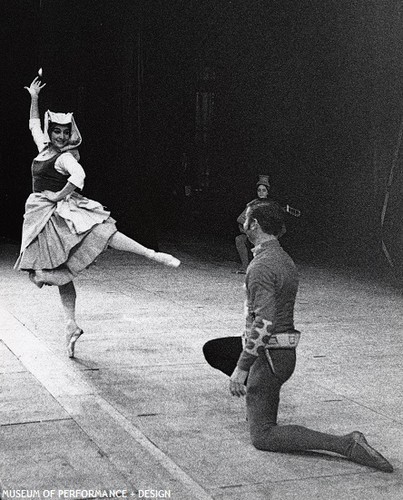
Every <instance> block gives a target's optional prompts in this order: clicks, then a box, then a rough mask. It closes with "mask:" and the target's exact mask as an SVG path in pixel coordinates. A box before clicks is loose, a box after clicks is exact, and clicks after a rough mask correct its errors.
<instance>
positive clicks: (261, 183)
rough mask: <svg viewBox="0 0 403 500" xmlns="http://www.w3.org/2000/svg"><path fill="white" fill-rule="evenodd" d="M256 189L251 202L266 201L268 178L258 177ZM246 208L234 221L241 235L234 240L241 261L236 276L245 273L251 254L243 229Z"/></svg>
mask: <svg viewBox="0 0 403 500" xmlns="http://www.w3.org/2000/svg"><path fill="white" fill-rule="evenodd" d="M256 187H257V198H255V199H254V200H252V201H255V200H267V199H268V198H269V190H270V182H269V176H268V175H259V180H258V181H257V183H256ZM247 208H248V205H247V206H246V207H245V210H244V211H243V212H242V213H241V214H240V215H239V217H238V218H237V220H236V221H237V223H238V227H239V230H240V232H241V234H239V235H238V236H236V238H235V246H236V249H237V251H238V255H239V258H240V260H241V268H240V269H239V270H238V271H237V273H238V274H245V273H246V268H247V267H248V265H249V262H250V260H251V258H252V253H251V249H252V246H251V243H250V241H249V240H248V237H247V236H246V234H245V231H244V229H243V224H244V222H245V218H246V210H247Z"/></svg>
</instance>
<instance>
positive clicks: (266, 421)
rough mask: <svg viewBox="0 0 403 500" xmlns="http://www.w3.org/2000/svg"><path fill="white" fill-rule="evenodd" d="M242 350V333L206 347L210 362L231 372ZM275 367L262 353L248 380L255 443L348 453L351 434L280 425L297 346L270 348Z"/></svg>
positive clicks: (263, 447) (277, 448)
mask: <svg viewBox="0 0 403 500" xmlns="http://www.w3.org/2000/svg"><path fill="white" fill-rule="evenodd" d="M241 350H242V342H241V339H240V338H239V337H227V338H222V339H214V340H211V341H210V342H207V344H205V346H204V348H203V352H204V355H205V357H206V360H207V361H208V363H209V364H210V365H211V366H213V367H214V368H217V369H219V370H221V371H223V372H224V373H226V374H227V375H231V373H232V371H233V370H234V369H235V366H236V362H237V360H238V358H239V355H240V353H241ZM270 354H271V358H272V361H273V365H274V371H275V373H273V371H272V370H271V368H270V365H269V364H268V362H267V359H266V358H265V356H264V355H261V356H259V357H258V359H257V360H256V361H255V363H254V364H253V365H252V368H251V370H250V372H249V376H248V380H247V393H246V406H247V411H248V422H249V426H250V435H251V439H252V443H253V445H254V446H255V447H256V448H258V449H259V450H266V451H279V452H293V451H305V450H326V451H332V452H334V453H339V454H340V455H346V453H347V450H348V447H349V445H350V444H351V437H350V436H349V435H346V436H334V435H331V434H325V433H322V432H317V431H314V430H311V429H308V428H307V427H302V426H299V425H282V426H279V425H277V412H278V406H279V400H280V390H281V386H282V385H283V384H284V382H286V381H287V380H288V379H289V378H290V377H291V375H292V374H293V372H294V369H295V362H296V356H295V350H294V349H277V350H271V351H270Z"/></svg>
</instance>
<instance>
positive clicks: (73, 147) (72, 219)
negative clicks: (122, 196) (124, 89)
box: [14, 111, 117, 286]
mask: <svg viewBox="0 0 403 500" xmlns="http://www.w3.org/2000/svg"><path fill="white" fill-rule="evenodd" d="M49 123H57V124H60V125H67V124H71V134H70V139H69V143H68V145H67V146H65V147H64V148H63V149H62V150H61V151H60V152H56V151H55V150H54V149H52V148H51V147H49V145H50V139H49V136H48V132H47V131H48V125H49ZM29 127H30V130H31V133H32V136H33V139H34V141H35V144H36V145H37V147H38V151H39V154H38V156H37V157H36V158H35V159H34V161H33V163H32V180H33V182H32V184H33V185H32V188H33V189H32V190H33V192H32V194H30V195H29V197H28V199H27V202H26V205H25V214H24V224H23V230H22V243H21V252H20V256H19V258H18V260H17V262H16V264H15V266H14V267H15V268H17V269H20V270H23V271H30V272H32V271H41V272H42V275H43V276H44V277H45V280H46V283H47V284H50V285H59V286H60V285H64V284H66V283H68V282H69V281H71V280H72V279H73V278H74V277H76V276H77V275H78V274H79V273H80V272H81V271H82V270H84V269H85V268H87V267H88V266H89V265H90V264H91V263H93V262H94V260H95V259H96V258H97V257H98V256H99V255H100V254H101V253H102V252H103V251H104V250H105V249H106V248H107V246H108V242H109V240H110V238H111V237H112V236H113V235H114V234H115V233H116V231H117V229H116V226H115V221H114V219H112V218H111V217H110V213H109V212H108V211H106V210H105V209H104V207H103V206H102V205H101V204H99V203H98V202H96V201H93V200H90V199H88V198H85V197H84V196H82V195H81V194H79V193H77V192H73V193H71V194H69V195H67V196H66V197H65V198H64V199H63V200H61V201H58V202H57V203H54V202H52V201H50V200H48V199H47V198H46V196H45V195H44V194H42V192H43V191H45V190H49V191H53V192H57V191H60V190H61V189H63V188H64V186H65V185H66V183H67V182H70V183H71V184H74V186H76V187H77V188H78V189H80V190H81V189H82V188H83V187H84V179H85V173H84V170H83V168H82V167H81V165H80V164H79V163H78V160H79V158H80V156H79V153H78V150H77V148H78V146H79V145H80V144H81V135H80V132H79V130H78V128H77V125H76V123H75V120H74V117H73V115H72V113H66V114H65V113H52V112H50V111H47V112H46V113H45V122H44V131H42V129H41V124H40V120H39V119H37V118H33V119H30V122H29Z"/></svg>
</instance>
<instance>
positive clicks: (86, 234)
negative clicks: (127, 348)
mask: <svg viewBox="0 0 403 500" xmlns="http://www.w3.org/2000/svg"><path fill="white" fill-rule="evenodd" d="M44 86H45V84H43V85H42V84H41V82H40V80H39V79H38V78H35V79H34V80H33V81H32V83H31V85H30V86H29V87H25V88H26V89H27V90H28V92H29V93H30V95H31V107H30V121H29V127H30V130H31V133H32V137H33V139H34V142H35V144H36V145H37V147H38V151H39V154H38V155H37V156H36V158H35V159H34V161H33V163H32V181H33V182H32V190H33V193H32V194H30V195H29V197H28V199H27V202H26V205H25V214H24V224H23V234H22V243H21V252H20V256H19V258H18V260H17V262H16V264H15V268H17V269H20V270H24V271H28V272H29V277H30V279H31V281H32V282H33V283H35V285H36V286H38V287H39V288H42V286H43V285H56V286H58V287H59V293H60V298H61V301H62V305H63V308H64V312H65V315H66V320H67V334H66V342H67V350H68V354H69V356H70V357H74V348H75V343H76V341H77V339H78V338H79V337H80V336H81V335H82V334H83V331H82V329H81V328H80V327H79V326H78V325H77V322H76V312H75V306H76V290H75V287H74V284H73V279H74V278H75V277H76V276H77V275H78V274H79V273H80V272H81V271H83V270H84V269H86V268H87V267H88V266H89V265H90V264H91V263H93V262H94V261H95V259H96V258H97V257H98V256H99V255H100V254H101V253H102V252H103V251H104V250H105V249H106V248H107V247H108V246H110V247H112V248H115V249H117V250H123V251H127V252H133V253H136V254H138V255H143V256H144V257H147V258H149V259H152V260H155V261H157V262H160V263H162V264H165V265H168V266H172V267H178V266H179V264H180V261H179V260H178V259H176V258H175V257H172V255H169V254H165V253H158V252H155V251H154V250H151V249H149V248H146V247H144V246H143V245H140V243H137V242H136V241H134V240H132V239H131V238H128V237H127V236H125V235H124V234H122V233H120V232H119V231H118V230H117V228H116V225H115V220H114V219H112V217H110V213H109V212H108V211H107V210H105V209H104V207H103V206H102V205H101V204H100V203H98V202H96V201H93V200H89V199H88V198H85V197H84V196H82V195H81V194H78V193H77V192H76V190H77V189H83V187H84V179H85V172H84V170H83V168H82V166H81V165H80V164H79V163H78V160H79V158H80V155H79V153H78V149H77V148H78V147H79V146H80V144H81V141H82V139H81V134H80V132H79V130H78V127H77V124H76V122H75V120H74V117H73V114H72V113H53V112H51V111H47V112H46V113H45V120H44V129H43V130H42V128H41V122H40V117H39V105H38V98H39V93H40V91H41V89H42V88H43V87H44Z"/></svg>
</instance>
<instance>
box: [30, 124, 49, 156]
mask: <svg viewBox="0 0 403 500" xmlns="http://www.w3.org/2000/svg"><path fill="white" fill-rule="evenodd" d="M29 130H30V131H31V134H32V138H33V140H34V142H35V144H36V147H37V148H38V151H39V152H41V151H42V150H43V149H44V148H45V146H46V142H45V135H44V133H43V131H42V128H41V120H40V119H39V118H30V120H29Z"/></svg>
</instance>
